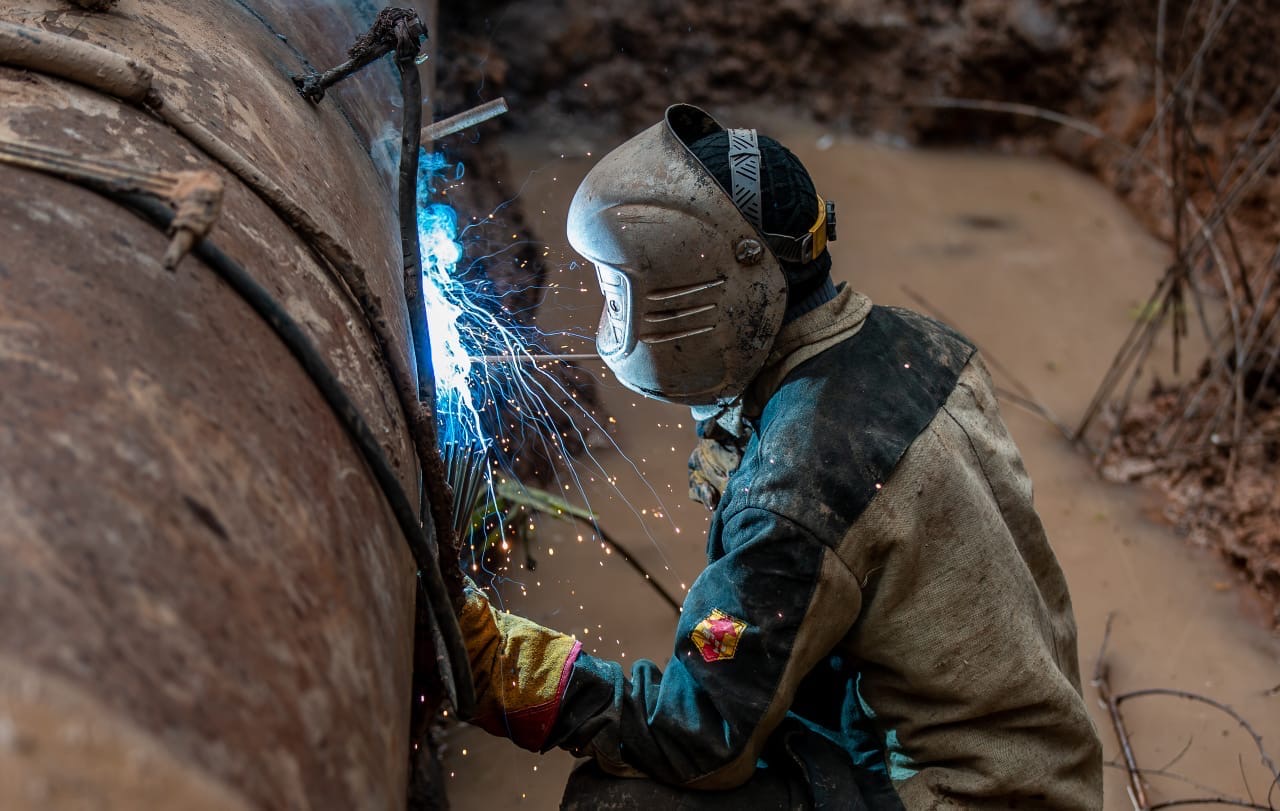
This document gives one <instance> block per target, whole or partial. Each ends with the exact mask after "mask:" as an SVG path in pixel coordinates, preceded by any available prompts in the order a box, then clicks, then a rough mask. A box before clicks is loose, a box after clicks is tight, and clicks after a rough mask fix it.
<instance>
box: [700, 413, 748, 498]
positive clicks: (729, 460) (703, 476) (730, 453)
mask: <svg viewBox="0 0 1280 811" xmlns="http://www.w3.org/2000/svg"><path fill="white" fill-rule="evenodd" d="M741 463H742V447H741V445H740V444H739V441H738V440H737V438H736V437H734V436H733V435H732V434H730V433H729V432H728V431H726V430H724V429H723V428H721V427H720V426H719V425H718V424H716V422H715V421H714V420H704V421H703V422H701V423H699V424H698V444H697V445H695V446H694V448H693V453H691V454H689V498H691V499H693V500H694V501H697V502H699V503H701V504H703V505H704V506H706V508H707V509H708V510H714V509H715V508H716V505H717V504H719V503H720V494H721V493H723V492H724V488H725V485H726V484H727V483H728V481H729V476H730V475H731V474H732V473H733V472H734V471H735V470H737V469H738V465H739V464H741Z"/></svg>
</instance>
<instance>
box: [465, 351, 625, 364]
mask: <svg viewBox="0 0 1280 811" xmlns="http://www.w3.org/2000/svg"><path fill="white" fill-rule="evenodd" d="M472 360H476V361H480V362H481V363H542V362H543V361H551V360H600V356H599V355H596V354H594V353H590V352H588V353H583V354H581V355H481V356H479V357H477V358H472Z"/></svg>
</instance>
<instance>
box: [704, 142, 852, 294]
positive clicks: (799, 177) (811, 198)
mask: <svg viewBox="0 0 1280 811" xmlns="http://www.w3.org/2000/svg"><path fill="white" fill-rule="evenodd" d="M757 139H758V142H759V146H760V197H761V206H762V217H761V220H762V225H763V228H764V230H765V231H767V232H768V233H771V234H783V235H784V236H791V237H801V236H804V235H805V234H806V233H807V232H808V231H809V229H810V228H812V227H813V223H814V221H815V220H817V219H818V193H817V191H816V190H815V189H814V187H813V180H812V179H811V178H810V177H809V172H808V171H807V170H806V169H805V168H804V164H802V163H801V162H800V159H799V158H797V157H796V156H795V155H793V154H791V150H789V149H787V148H786V147H785V146H783V145H782V144H780V143H778V142H777V141H775V140H774V139H772V138H770V137H769V136H767V135H758V136H757ZM689 149H690V151H692V152H693V154H694V156H695V157H697V159H698V160H699V161H701V162H702V165H703V166H705V167H707V171H709V172H711V175H712V177H714V178H715V179H716V181H717V182H718V183H719V184H720V186H721V188H723V189H724V190H725V191H726V192H728V193H730V194H732V191H731V189H732V187H733V175H732V171H731V169H730V167H729V133H727V132H724V131H721V132H716V133H713V134H711V135H706V136H703V137H702V138H699V139H698V140H696V141H694V142H693V143H692V144H690V145H689ZM781 264H782V270H783V272H784V273H785V274H786V276H787V308H788V309H792V308H793V307H794V306H795V305H796V304H797V303H799V302H801V301H804V300H805V299H806V298H808V297H809V296H810V295H811V294H813V293H815V292H816V291H818V290H820V289H821V288H822V287H824V285H826V284H827V280H828V274H829V273H830V272H831V254H830V253H829V252H827V251H826V250H823V251H822V253H820V254H819V255H818V256H817V257H816V258H815V259H814V260H813V261H812V262H807V263H804V264H797V263H794V262H782V263H781Z"/></svg>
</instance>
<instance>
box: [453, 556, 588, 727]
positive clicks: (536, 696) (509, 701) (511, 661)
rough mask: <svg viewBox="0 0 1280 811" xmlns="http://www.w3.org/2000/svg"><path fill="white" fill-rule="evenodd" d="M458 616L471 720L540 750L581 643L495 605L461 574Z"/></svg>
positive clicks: (558, 710)
mask: <svg viewBox="0 0 1280 811" xmlns="http://www.w3.org/2000/svg"><path fill="white" fill-rule="evenodd" d="M466 598H467V599H466V604H465V605H464V607H463V609H462V614H461V616H460V617H459V618H458V624H459V625H460V626H461V627H462V634H463V638H464V639H465V640H466V645H467V654H468V658H469V659H470V660H471V677H472V679H473V680H474V682H475V686H476V716H475V718H473V719H469V720H470V721H471V723H473V724H475V725H476V726H478V727H480V728H482V729H484V730H485V731H486V732H489V733H491V734H493V735H497V736H499V737H503V738H510V739H511V740H512V741H514V742H515V744H516V745H517V746H520V747H522V748H524V749H529V750H531V751H534V752H539V751H542V747H543V744H544V743H545V742H546V740H547V736H548V735H550V734H551V727H552V725H553V724H555V721H556V716H557V715H559V713H560V702H561V700H562V699H563V698H564V692H565V689H566V688H567V687H568V686H569V675H570V673H572V672H573V662H574V660H575V659H577V658H578V651H579V650H581V649H582V644H581V643H580V642H578V641H577V640H576V639H573V638H572V637H570V636H566V635H564V634H562V633H559V632H557V631H553V630H551V629H550V628H544V627H542V626H541V625H538V624H537V623H535V622H532V621H531V620H527V619H525V618H524V617H520V616H516V615H515V614H511V613H508V612H505V611H499V610H498V609H496V608H494V607H493V605H492V604H490V602H489V598H488V597H486V596H485V595H484V592H483V591H481V590H480V589H479V587H477V586H476V584H475V583H473V582H472V581H471V579H470V578H468V579H467V584H466Z"/></svg>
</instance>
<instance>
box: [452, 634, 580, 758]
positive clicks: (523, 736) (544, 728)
mask: <svg viewBox="0 0 1280 811" xmlns="http://www.w3.org/2000/svg"><path fill="white" fill-rule="evenodd" d="M561 639H563V641H564V642H565V643H571V644H567V645H564V646H563V647H567V648H568V651H567V653H566V654H565V656H564V663H563V664H562V665H561V667H560V679H559V682H558V683H557V684H556V689H555V693H554V695H552V696H551V697H549V698H547V699H546V700H545V701H541V702H539V703H537V704H533V705H531V706H528V707H521V708H520V709H517V710H508V711H505V712H492V713H488V714H485V715H483V716H481V717H479V718H476V719H475V720H474V721H472V723H474V724H475V725H476V726H478V727H480V728H481V729H483V730H485V731H486V732H489V733H491V734H493V735H498V736H500V737H506V738H510V739H511V741H512V742H513V743H515V745H516V746H519V747H520V748H522V749H528V750H530V751H532V752H541V751H542V749H543V746H544V745H545V744H546V742H547V737H548V736H549V735H550V734H551V728H552V727H553V726H555V723H556V718H557V717H559V715H560V704H561V702H562V701H563V699H564V694H565V690H567V689H568V688H569V678H570V676H572V675H573V663H574V662H575V661H576V660H577V658H578V653H579V652H580V651H581V650H582V643H581V642H579V641H578V640H576V639H571V638H570V637H562V638H561ZM556 642H560V640H556ZM554 644H555V643H553V645H554Z"/></svg>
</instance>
